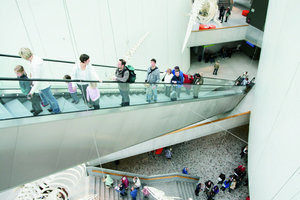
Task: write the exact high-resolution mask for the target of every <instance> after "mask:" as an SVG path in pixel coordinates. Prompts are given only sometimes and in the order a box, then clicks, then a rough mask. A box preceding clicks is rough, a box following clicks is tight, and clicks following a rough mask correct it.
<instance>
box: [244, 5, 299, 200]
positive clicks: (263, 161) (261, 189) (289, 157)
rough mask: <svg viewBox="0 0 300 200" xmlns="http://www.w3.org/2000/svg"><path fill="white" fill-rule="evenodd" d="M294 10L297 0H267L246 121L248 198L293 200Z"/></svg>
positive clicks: (296, 104) (295, 191) (296, 64)
mask: <svg viewBox="0 0 300 200" xmlns="http://www.w3.org/2000/svg"><path fill="white" fill-rule="evenodd" d="M299 10H300V1H299V0H286V1H282V0H272V1H269V7H268V14H267V19H266V26H265V32H264V39H263V44H262V53H261V58H260V63H259V65H260V66H259V67H258V76H257V84H256V89H255V99H254V106H253V109H252V113H251V121H250V138H249V181H250V185H249V186H250V198H251V199H254V200H271V199H272V200H290V199H299V192H300V182H299V180H300V159H299V153H300V131H299V121H300V94H299V91H300V84H299V79H300V56H299V45H300V38H299V35H300V26H299V16H298V11H299ZM297 197H298V198H297Z"/></svg>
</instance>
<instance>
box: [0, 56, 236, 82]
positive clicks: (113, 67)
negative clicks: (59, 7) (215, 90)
mask: <svg viewBox="0 0 300 200" xmlns="http://www.w3.org/2000/svg"><path fill="white" fill-rule="evenodd" d="M0 57H9V58H21V57H20V56H16V55H8V54H0ZM43 60H44V61H47V62H58V63H66V64H75V62H74V61H65V60H54V59H48V58H43ZM91 65H92V66H95V67H104V68H111V69H117V67H115V66H110V65H101V64H91ZM135 71H141V72H147V70H145V69H135ZM160 73H165V72H160ZM203 78H207V79H218V80H223V81H232V82H233V80H228V79H221V78H212V77H203Z"/></svg>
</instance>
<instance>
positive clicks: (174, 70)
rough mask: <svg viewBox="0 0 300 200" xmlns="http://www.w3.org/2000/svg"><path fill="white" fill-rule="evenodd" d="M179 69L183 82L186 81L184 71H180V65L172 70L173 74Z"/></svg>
mask: <svg viewBox="0 0 300 200" xmlns="http://www.w3.org/2000/svg"><path fill="white" fill-rule="evenodd" d="M176 71H179V75H180V76H181V77H182V82H183V81H184V76H183V72H182V71H180V69H179V67H178V66H175V67H174V69H173V70H172V74H173V75H174V76H175V72H176Z"/></svg>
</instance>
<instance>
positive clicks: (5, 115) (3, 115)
mask: <svg viewBox="0 0 300 200" xmlns="http://www.w3.org/2000/svg"><path fill="white" fill-rule="evenodd" d="M9 118H13V115H11V114H10V112H8V110H7V109H6V108H5V106H4V105H2V104H1V103H0V119H9Z"/></svg>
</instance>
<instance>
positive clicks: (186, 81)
mask: <svg viewBox="0 0 300 200" xmlns="http://www.w3.org/2000/svg"><path fill="white" fill-rule="evenodd" d="M183 77H184V81H183V84H184V85H183V86H184V87H185V90H186V93H187V94H188V95H190V93H191V88H192V84H193V81H194V77H193V76H192V75H190V74H183Z"/></svg>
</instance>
